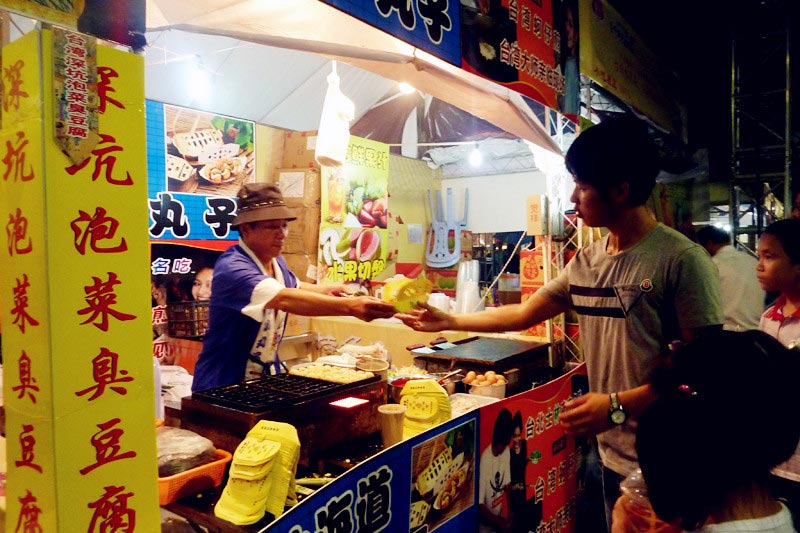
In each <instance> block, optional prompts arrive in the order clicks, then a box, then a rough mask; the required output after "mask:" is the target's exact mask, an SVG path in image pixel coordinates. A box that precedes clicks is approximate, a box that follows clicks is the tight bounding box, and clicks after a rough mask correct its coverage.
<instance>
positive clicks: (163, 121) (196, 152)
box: [146, 100, 256, 241]
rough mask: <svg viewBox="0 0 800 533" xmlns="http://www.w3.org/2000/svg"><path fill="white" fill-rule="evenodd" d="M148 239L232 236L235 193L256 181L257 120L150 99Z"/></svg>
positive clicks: (212, 238) (148, 121) (217, 238)
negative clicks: (216, 113) (244, 185)
mask: <svg viewBox="0 0 800 533" xmlns="http://www.w3.org/2000/svg"><path fill="white" fill-rule="evenodd" d="M146 111H147V112H146V117H147V170H148V191H149V194H148V196H149V210H150V238H151V239H178V240H191V241H203V240H234V239H236V238H238V236H237V235H236V234H235V233H234V232H232V230H231V223H232V222H233V218H234V215H235V212H236V192H237V191H238V190H239V188H240V187H241V186H242V184H244V183H250V182H253V181H255V168H256V153H255V123H254V122H251V121H247V120H241V119H237V118H233V117H228V116H224V115H215V114H212V113H206V112H203V111H197V110H193V109H186V108H182V107H177V106H172V105H167V104H162V103H160V102H153V101H150V100H148V101H147V102H146Z"/></svg>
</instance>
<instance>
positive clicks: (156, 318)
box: [153, 305, 167, 325]
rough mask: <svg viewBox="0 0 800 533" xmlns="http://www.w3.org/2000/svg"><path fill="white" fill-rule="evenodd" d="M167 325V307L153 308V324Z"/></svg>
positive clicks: (158, 306)
mask: <svg viewBox="0 0 800 533" xmlns="http://www.w3.org/2000/svg"><path fill="white" fill-rule="evenodd" d="M166 323H167V306H166V305H157V306H155V307H153V324H154V325H158V324H166Z"/></svg>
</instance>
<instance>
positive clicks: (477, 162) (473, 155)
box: [467, 145, 483, 168]
mask: <svg viewBox="0 0 800 533" xmlns="http://www.w3.org/2000/svg"><path fill="white" fill-rule="evenodd" d="M467 161H468V162H469V164H470V166H471V167H472V168H478V167H479V166H481V164H483V154H482V153H481V151H480V149H479V148H478V146H477V145H476V146H475V148H473V149H472V151H471V152H470V153H469V157H468V158H467Z"/></svg>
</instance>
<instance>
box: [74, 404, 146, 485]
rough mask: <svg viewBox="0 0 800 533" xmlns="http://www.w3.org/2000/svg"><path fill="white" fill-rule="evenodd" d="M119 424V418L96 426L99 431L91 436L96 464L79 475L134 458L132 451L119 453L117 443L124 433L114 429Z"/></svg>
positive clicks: (85, 468) (86, 467)
mask: <svg viewBox="0 0 800 533" xmlns="http://www.w3.org/2000/svg"><path fill="white" fill-rule="evenodd" d="M120 422H121V420H120V419H119V418H112V419H111V420H109V421H108V422H103V423H102V424H97V427H98V428H100V431H98V432H97V433H95V434H94V435H92V446H94V449H95V461H96V462H95V463H93V464H90V465H89V466H85V467H83V468H81V470H80V472H81V474H83V475H84V476H85V475H86V474H88V473H89V472H91V471H92V470H94V469H95V468H98V467H101V466H103V465H106V464H108V463H110V462H112V461H119V460H121V459H132V458H134V457H136V452H134V451H128V452H121V453H120V450H121V449H122V448H121V446H120V445H119V441H120V439H121V438H122V436H123V435H124V434H125V432H124V431H123V430H122V429H119V428H115V427H114V426H116V425H117V424H119V423H120Z"/></svg>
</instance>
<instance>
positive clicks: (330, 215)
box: [317, 136, 389, 284]
mask: <svg viewBox="0 0 800 533" xmlns="http://www.w3.org/2000/svg"><path fill="white" fill-rule="evenodd" d="M321 181H322V190H321V203H322V205H321V213H322V224H321V225H320V236H319V250H318V253H317V265H318V273H319V274H318V279H319V282H320V283H358V284H361V283H362V282H366V281H369V280H372V279H374V278H375V277H376V276H378V275H379V274H380V273H381V272H383V271H384V270H385V269H386V257H387V249H388V244H387V240H388V232H387V229H386V228H387V226H388V222H389V147H388V146H387V145H385V144H383V143H379V142H376V141H371V140H369V139H363V138H360V137H354V136H351V137H350V143H349V145H348V147H347V157H346V160H345V164H344V165H342V166H341V167H322V180H321Z"/></svg>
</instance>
